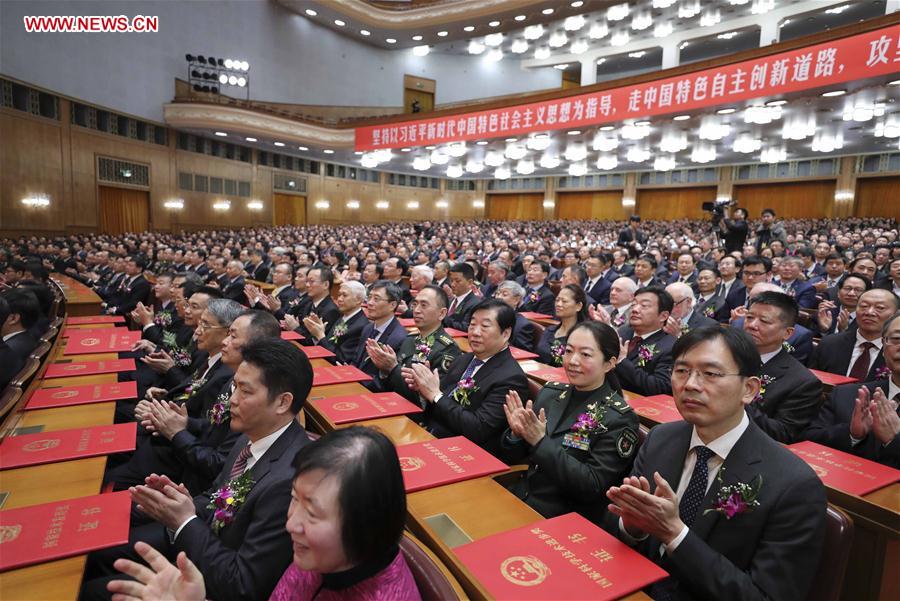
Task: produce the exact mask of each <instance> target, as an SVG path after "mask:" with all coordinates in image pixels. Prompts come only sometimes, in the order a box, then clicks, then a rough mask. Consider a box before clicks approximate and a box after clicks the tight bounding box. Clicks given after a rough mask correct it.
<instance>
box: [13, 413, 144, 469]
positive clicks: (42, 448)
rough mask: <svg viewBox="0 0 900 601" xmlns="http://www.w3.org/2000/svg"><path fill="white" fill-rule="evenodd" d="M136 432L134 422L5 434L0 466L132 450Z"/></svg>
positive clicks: (52, 461)
mask: <svg viewBox="0 0 900 601" xmlns="http://www.w3.org/2000/svg"><path fill="white" fill-rule="evenodd" d="M136 436H137V423H136V422H131V423H127V424H112V425H108V426H92V427H90V428H73V429H71V430H56V431H55V432H40V433H38V434H23V435H22V436H7V437H6V438H4V439H3V442H2V443H0V470H8V469H11V468H14V467H25V466H27V465H39V464H42V463H55V462H58V461H71V460H72V459H84V458H85V457H96V456H97V455H110V454H112V453H121V452H124V451H133V450H134V447H135V438H136ZM48 484H52V483H48Z"/></svg>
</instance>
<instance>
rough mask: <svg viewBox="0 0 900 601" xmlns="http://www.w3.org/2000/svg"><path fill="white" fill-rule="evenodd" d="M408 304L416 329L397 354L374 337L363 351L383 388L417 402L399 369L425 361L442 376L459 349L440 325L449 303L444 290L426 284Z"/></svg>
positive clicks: (459, 352) (414, 394)
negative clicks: (375, 370) (416, 331)
mask: <svg viewBox="0 0 900 601" xmlns="http://www.w3.org/2000/svg"><path fill="white" fill-rule="evenodd" d="M410 306H411V308H412V312H413V320H414V321H415V323H416V327H417V328H418V329H419V332H418V333H417V334H410V335H409V336H407V337H406V340H404V341H403V343H402V344H401V345H400V350H399V352H397V353H395V352H394V350H393V349H392V348H390V347H389V346H387V345H384V344H379V343H378V342H376V341H375V340H374V339H368V340H366V352H368V353H369V359H370V360H371V361H372V364H373V365H375V366H376V367H377V368H378V376H377V377H378V378H379V379H380V384H381V386H382V388H383V389H384V390H393V391H394V392H396V393H397V394H400V395H402V396H404V397H406V398H407V399H409V400H411V401H413V402H418V399H419V395H418V394H417V393H415V392H414V391H412V390H410V389H409V387H408V386H407V385H406V383H405V382H404V381H403V377H402V376H401V375H400V370H401V369H402V368H404V367H409V366H410V365H411V364H412V363H414V362H415V363H424V362H426V361H427V362H428V365H430V366H431V367H432V368H436V369H437V370H438V373H439V374H441V375H443V374H444V373H446V372H447V368H449V367H450V364H451V363H453V360H454V359H456V357H458V356H459V355H460V354H461V351H460V350H459V347H458V346H457V345H456V342H455V341H454V340H453V338H451V337H450V335H449V334H447V333H446V332H445V331H444V328H443V326H442V325H441V322H442V320H443V319H444V317H446V316H447V306H448V301H447V294H446V293H445V292H444V291H443V290H441V289H440V288H439V287H438V286H435V285H433V284H429V285H428V286H425V287H424V288H422V290H420V291H419V294H418V295H417V296H416V298H415V300H413V301H412V302H411V303H410Z"/></svg>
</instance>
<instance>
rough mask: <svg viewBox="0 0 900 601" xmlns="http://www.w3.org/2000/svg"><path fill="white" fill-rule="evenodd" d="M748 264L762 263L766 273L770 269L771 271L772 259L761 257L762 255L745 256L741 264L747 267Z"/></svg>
mask: <svg viewBox="0 0 900 601" xmlns="http://www.w3.org/2000/svg"><path fill="white" fill-rule="evenodd" d="M748 265H762V266H763V269H765V270H766V273H769V272H770V271H772V259H770V258H769V257H762V256H752V257H747V258H746V259H744V265H743V266H744V267H747V266H748Z"/></svg>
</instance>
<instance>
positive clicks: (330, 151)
mask: <svg viewBox="0 0 900 601" xmlns="http://www.w3.org/2000/svg"><path fill="white" fill-rule="evenodd" d="M322 152H324V153H325V154H334V151H333V150H332V149H330V148H326V149H325V150H323V151H322Z"/></svg>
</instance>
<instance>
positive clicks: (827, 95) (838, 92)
mask: <svg viewBox="0 0 900 601" xmlns="http://www.w3.org/2000/svg"><path fill="white" fill-rule="evenodd" d="M846 93H847V90H831V91H830V92H825V93H824V94H822V98H834V97H835V96H843V95H844V94H846Z"/></svg>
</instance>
